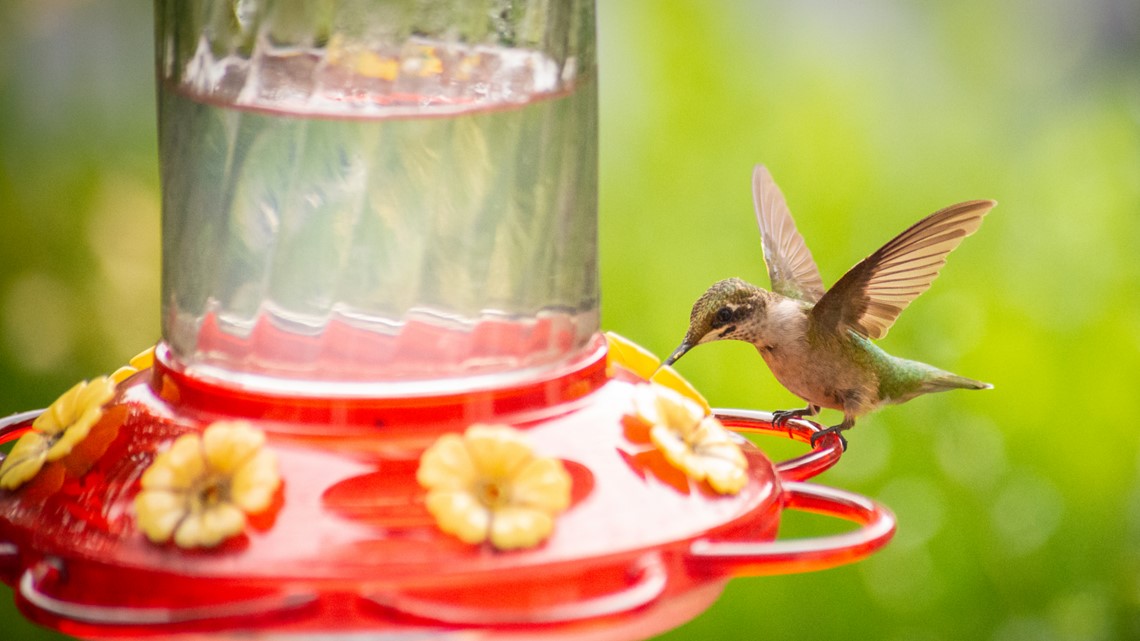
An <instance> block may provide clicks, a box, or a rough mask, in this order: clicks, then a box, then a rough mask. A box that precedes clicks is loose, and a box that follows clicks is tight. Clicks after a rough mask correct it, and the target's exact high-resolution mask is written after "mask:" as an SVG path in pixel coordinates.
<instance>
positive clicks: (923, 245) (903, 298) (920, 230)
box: [812, 200, 997, 338]
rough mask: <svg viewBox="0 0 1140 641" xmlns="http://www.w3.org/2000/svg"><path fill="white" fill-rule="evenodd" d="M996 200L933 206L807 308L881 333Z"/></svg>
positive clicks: (833, 321)
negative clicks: (933, 208) (922, 216)
mask: <svg viewBox="0 0 1140 641" xmlns="http://www.w3.org/2000/svg"><path fill="white" fill-rule="evenodd" d="M996 204H997V203H996V202H994V201H992V200H971V201H968V202H964V203H958V204H957V205H951V206H949V207H947V208H945V209H941V210H939V211H936V212H934V213H933V214H931V215H929V216H927V217H926V218H923V219H922V220H920V221H918V222H917V223H915V224H914V225H911V226H910V227H909V228H907V229H906V230H905V231H903V232H902V233H901V234H899V235H898V236H895V237H894V239H892V240H891V241H890V242H888V243H887V244H886V245H883V246H882V247H881V248H880V249H879V250H878V251H876V252H875V253H873V254H871V255H870V256H868V257H867V258H865V259H863V260H862V261H860V262H859V264H857V265H855V266H854V267H852V268H851V269H850V270H849V271H848V272H847V273H846V274H844V275H843V278H840V279H839V282H837V283H835V286H834V287H832V288H831V289H830V290H828V291H827V293H826V294H824V296H823V297H822V298H820V299H819V302H818V303H816V305H815V308H814V309H813V310H812V316H813V318H814V320H815V321H816V322H817V323H818V324H819V325H820V326H821V327H827V328H830V329H836V330H838V329H841V328H847V329H851V330H854V331H856V332H858V333H860V334H862V335H864V336H866V337H868V338H882V337H883V336H886V335H887V331H888V330H890V328H891V325H893V324H894V322H895V319H897V318H898V316H899V314H901V313H902V310H904V309H906V307H907V305H910V303H911V301H913V300H914V299H915V298H917V297H918V296H919V295H920V294H922V292H924V291H926V290H927V289H929V288H930V284H931V283H933V282H934V279H935V278H936V277H937V276H938V273H939V272H940V271H941V269H942V266H943V265H945V264H946V256H947V255H949V254H950V252H952V251H954V250H955V249H956V248H957V247H958V245H960V244H961V243H962V240H963V239H964V238H966V237H967V236H969V235H970V234H973V233H974V232H976V231H977V230H978V227H980V226H981V224H982V218H983V217H984V216H985V215H986V214H987V213H989V211H990V209H993V207H994V205H996Z"/></svg>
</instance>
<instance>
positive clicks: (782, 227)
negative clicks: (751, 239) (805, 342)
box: [752, 165, 824, 303]
mask: <svg viewBox="0 0 1140 641" xmlns="http://www.w3.org/2000/svg"><path fill="white" fill-rule="evenodd" d="M752 200H753V202H754V203H755V205H756V222H757V224H758V225H759V226H760V239H761V241H762V243H763V246H764V262H765V263H767V264H768V277H769V278H770V279H771V281H772V291H774V292H776V293H777V294H782V295H784V296H787V297H789V298H797V299H799V300H803V301H807V302H809V303H814V302H816V301H818V300H819V299H820V297H821V296H823V292H824V288H823V279H822V278H820V276H819V268H818V267H816V264H815V260H813V259H812V257H811V251H810V250H808V248H807V244H805V243H804V237H803V236H801V235H800V232H799V230H797V229H796V223H795V221H794V220H792V212H791V211H789V210H788V203H787V202H785V201H784V194H782V193H780V188H779V187H777V186H776V181H775V180H773V179H772V174H770V173H768V168H767V167H765V166H764V165H756V168H755V169H753V170H752Z"/></svg>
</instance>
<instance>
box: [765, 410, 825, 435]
mask: <svg viewBox="0 0 1140 641" xmlns="http://www.w3.org/2000/svg"><path fill="white" fill-rule="evenodd" d="M816 414H819V406H818V405H815V404H813V403H808V406H807V407H804V408H802V409H796V410H776V411H775V412H772V427H787V428H788V435H789V436H791V434H792V428H790V427H788V420H790V419H793V418H803V417H805V416H815V415H816Z"/></svg>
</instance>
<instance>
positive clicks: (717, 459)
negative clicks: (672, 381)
mask: <svg viewBox="0 0 1140 641" xmlns="http://www.w3.org/2000/svg"><path fill="white" fill-rule="evenodd" d="M633 402H634V410H635V412H636V415H637V417H638V418H640V419H641V420H643V421H645V422H646V423H648V424H650V425H651V426H652V427H651V428H650V429H649V439H650V440H651V441H652V442H653V444H654V445H655V446H656V447H657V449H658V450H660V452H661V453H662V454H664V455H665V458H666V459H667V460H668V461H669V463H670V464H671V465H673V466H674V467H676V468H677V469H679V470H681V471H682V472H684V473H685V475H686V476H688V477H689V478H691V479H693V480H694V481H698V482H700V481H707V482H708V484H709V486H710V487H712V489H713V490H715V491H716V492H718V493H720V494H736V493H737V492H739V491H740V490H741V489H743V488H744V486H745V485H747V484H748V460H747V459H745V458H744V453H743V452H741V451H740V446H739V445H737V444H736V442H735V441H734V440H733V438H732V434H731V433H730V432H729V431H728V430H727V429H726V428H725V427H724V425H722V424H721V422H720V421H719V420H717V419H716V418H715V417H712V416H708V415H706V414H705V412H704V410H703V409H702V408H701V407H700V406H699V405H697V404H696V403H694V402H693V401H692V400H690V399H688V398H687V397H685V396H683V395H681V394H680V393H678V392H677V391H675V390H673V389H670V388H667V387H664V386H662V385H657V384H650V385H640V386H638V388H637V390H636V391H635V392H634V397H633Z"/></svg>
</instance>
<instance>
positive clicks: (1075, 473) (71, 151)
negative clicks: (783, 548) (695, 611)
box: [0, 0, 1140, 641]
mask: <svg viewBox="0 0 1140 641" xmlns="http://www.w3.org/2000/svg"><path fill="white" fill-rule="evenodd" d="M598 9H599V56H600V61H601V62H600V64H601V67H602V72H601V90H600V92H601V97H600V100H601V205H600V209H601V211H600V217H601V219H600V228H601V238H600V242H601V273H602V279H603V281H602V288H603V325H604V326H605V327H606V328H607V329H613V330H615V331H618V332H620V333H622V334H624V335H626V336H629V337H631V338H633V339H635V340H637V341H639V342H641V343H642V344H644V345H645V346H647V347H649V348H651V349H652V350H654V351H655V352H657V353H659V354H664V353H667V352H668V351H669V350H671V349H672V348H673V347H675V345H676V343H678V342H679V341H680V339H681V335H682V333H683V331H684V328H685V321H686V320H687V318H688V312H689V306H690V305H691V304H692V301H693V300H694V299H695V298H696V297H697V296H698V295H699V294H700V293H701V292H702V291H703V290H704V288H705V287H706V286H707V285H708V284H710V283H711V282H713V281H715V280H717V279H720V278H724V277H728V276H741V277H744V278H747V279H749V280H753V281H754V282H757V283H759V284H764V283H766V282H767V281H766V275H765V273H764V267H763V261H762V258H761V253H760V239H759V235H758V233H757V232H756V228H755V223H754V219H753V214H752V205H751V194H750V189H749V182H748V181H749V176H750V171H751V167H752V165H753V164H754V163H756V162H764V163H766V164H767V165H768V166H769V168H770V169H771V170H772V172H773V174H774V175H775V177H776V180H777V181H778V182H779V183H780V185H781V187H782V188H783V190H784V193H785V194H786V195H787V198H788V201H789V204H790V206H791V208H792V211H793V213H794V214H795V215H796V217H797V222H798V224H799V227H800V230H801V232H803V234H804V236H805V237H806V238H807V240H808V244H809V245H810V246H811V248H812V250H813V253H814V255H815V257H816V259H817V260H818V262H819V263H820V267H821V271H822V273H823V275H824V280H825V281H828V282H833V281H834V280H835V279H836V278H838V277H839V276H840V275H841V274H842V273H843V271H844V270H845V269H847V268H848V267H849V266H850V265H852V264H854V263H855V262H856V261H857V260H858V259H860V258H862V257H863V256H864V255H866V254H867V253H869V252H870V251H872V250H874V249H875V248H876V247H878V245H879V244H881V243H882V242H884V241H886V240H887V239H889V238H890V237H891V236H893V235H894V234H895V233H897V232H898V231H900V230H902V229H903V228H905V227H906V226H908V225H910V224H911V223H913V222H914V221H916V220H918V219H919V218H920V217H921V216H923V215H925V214H927V213H929V212H931V211H934V210H935V209H938V208H940V207H942V206H945V205H948V204H950V203H953V202H957V201H960V200H966V199H971V198H995V199H997V200H998V201H999V202H1000V205H999V207H998V208H997V209H996V210H994V212H993V214H991V215H990V216H989V218H988V219H987V221H986V224H985V225H983V227H982V229H981V231H980V232H979V233H978V234H977V235H976V236H974V237H972V238H970V239H969V240H967V241H966V242H965V243H964V244H963V246H962V248H961V249H959V250H958V251H957V252H955V254H954V255H953V256H951V258H950V261H949V264H948V265H947V267H946V269H945V270H944V273H943V275H942V276H941V277H940V278H939V280H938V281H937V282H936V283H935V285H934V287H933V288H932V290H931V291H930V292H928V293H927V294H925V295H924V296H923V297H921V298H920V299H919V300H918V301H916V302H915V303H914V304H913V305H912V306H911V307H910V308H909V309H908V310H907V311H906V312H905V313H904V314H903V316H902V317H901V318H900V320H899V322H898V324H897V325H896V326H895V328H894V329H893V331H892V332H891V334H890V336H888V337H887V338H886V339H884V340H883V341H881V344H882V345H883V347H884V348H885V349H887V350H889V351H891V352H893V353H896V354H899V355H904V356H907V357H911V358H917V359H920V360H924V361H927V362H930V363H933V364H935V365H938V366H940V367H944V368H946V369H949V370H952V371H955V372H958V373H961V374H963V375H966V376H971V377H976V378H981V379H983V380H988V381H990V382H993V383H994V384H995V385H996V388H997V389H996V390H994V391H993V392H985V393H966V392H957V393H950V394H942V395H937V396H932V397H927V398H922V399H918V400H916V401H914V402H912V403H910V404H907V405H904V406H901V407H896V408H889V409H887V410H884V411H882V412H881V413H878V414H875V415H873V416H871V417H868V418H865V419H864V420H862V421H861V422H860V423H859V425H858V426H857V427H856V429H855V430H854V431H853V432H851V433H849V436H850V437H851V449H850V451H849V452H848V453H847V454H846V455H845V457H844V459H843V461H842V462H841V463H840V464H839V466H838V467H837V469H835V470H833V471H831V472H828V473H827V474H826V475H825V476H824V477H823V478H822V479H820V480H821V482H824V483H827V484H831V485H835V486H839V487H843V488H846V489H850V490H853V491H857V492H861V493H864V494H867V495H869V496H872V497H875V498H877V499H879V500H881V501H883V502H884V503H886V504H888V505H889V506H891V507H892V508H893V509H894V510H895V512H896V513H897V515H898V518H899V532H898V535H897V536H896V539H895V540H894V542H893V543H892V544H891V545H890V546H888V548H886V549H885V550H884V551H883V552H881V553H880V554H878V555H876V556H874V557H872V558H871V559H869V560H867V561H865V562H862V563H859V564H855V565H852V566H847V567H844V568H840V569H835V570H830V571H825V572H820V573H815V574H808V575H798V576H788V577H771V578H763V579H745V580H736V581H733V582H732V583H730V584H729V586H728V588H727V590H726V592H725V596H724V597H723V598H722V599H721V600H720V601H719V602H717V604H716V605H714V606H713V607H712V608H711V609H710V610H709V611H708V612H707V613H706V614H704V615H702V616H700V617H698V618H697V619H695V620H694V621H693V622H691V623H689V624H687V625H685V626H683V627H681V628H680V629H678V630H676V631H674V632H672V633H670V634H668V635H665V638H668V639H687V638H692V639H738V638H754V639H765V638H771V639H786V638H795V639H802V640H810V639H837V638H850V639H883V640H887V641H896V640H902V639H917V640H920V641H926V640H930V641H937V640H942V639H992V640H994V641H1020V640H1023V639H1025V640H1029V639H1033V640H1039V639H1045V640H1056V641H1098V640H1105V639H1128V638H1137V637H1140V553H1138V552H1137V550H1140V469H1138V465H1137V463H1138V462H1140V461H1138V448H1137V440H1138V436H1137V430H1136V429H1135V428H1133V427H1129V425H1130V424H1129V423H1128V422H1127V421H1129V420H1131V419H1132V418H1134V417H1135V416H1137V415H1138V413H1140V400H1138V399H1140V394H1138V393H1137V391H1136V389H1135V388H1136V384H1137V382H1138V381H1140V379H1138V372H1140V296H1138V295H1137V292H1138V291H1140V260H1138V258H1137V257H1138V256H1140V73H1137V61H1138V60H1140V4H1137V3H1136V2H1134V1H1133V0H1088V1H1086V2H1082V3H1072V2H1062V1H1061V0H1045V1H1044V2H1031V1H1030V0H1009V1H1004V2H987V1H985V0H968V1H965V2H954V3H934V2H923V3H911V2H903V1H901V0H877V1H873V0H872V1H859V2H839V1H837V0H830V1H824V0H809V1H806V2H771V1H755V2H728V1H726V0H722V1H719V2H711V3H682V2H663V3H662V2H649V1H648V0H620V2H619V1H618V0H600V1H599V7H598ZM151 33H152V28H151V24H150V14H149V10H147V9H146V8H145V7H142V6H140V5H139V3H127V2H114V1H109V2H103V3H94V2H81V1H79V0H53V1H51V2H33V1H32V0H16V1H14V2H5V3H2V4H0V225H2V227H0V229H2V230H3V233H0V261H2V263H0V264H2V266H3V270H2V272H0V377H2V380H3V381H4V384H3V385H2V386H0V411H3V412H9V411H17V410H24V409H29V408H34V407H42V406H44V405H46V404H47V403H49V402H50V401H51V400H52V399H53V398H54V397H55V396H56V395H57V394H58V393H59V392H60V391H61V390H63V389H66V388H67V387H68V386H69V385H70V384H71V383H72V382H74V381H75V380H78V379H80V378H85V377H90V376H92V375H94V374H97V373H100V372H106V371H110V370H112V369H114V367H115V366H117V365H118V364H119V363H121V362H123V361H124V360H125V359H127V358H128V357H130V356H131V355H132V354H134V353H135V352H137V351H138V350H139V349H141V348H142V347H144V346H146V345H147V344H150V343H151V342H153V341H154V340H155V338H156V337H157V336H158V331H159V330H158V306H159V300H158V296H159V293H158V286H159V284H158V260H159V256H158V251H159V250H158V242H159V239H158V186H157V167H156V153H155V123H154V107H153V102H154V100H153V80H152V78H153V74H152V71H151V68H150V66H151V63H152V44H151ZM680 370H681V371H682V372H683V373H684V374H685V375H687V376H689V377H690V379H691V380H693V381H694V382H695V383H696V384H697V386H698V387H699V388H700V389H701V390H702V391H704V392H705V393H706V395H707V396H709V397H710V400H712V402H713V404H714V405H719V406H741V407H760V408H767V409H777V408H786V407H791V406H798V405H800V404H801V403H800V401H798V400H797V399H795V398H793V397H792V396H791V395H790V394H788V393H787V392H786V391H784V390H783V389H781V388H780V387H779V386H778V384H776V383H775V381H774V380H773V379H772V377H771V375H770V374H769V373H768V372H767V370H766V369H765V368H764V366H763V364H762V361H761V360H760V358H759V357H758V355H757V354H756V353H755V351H754V350H752V349H751V348H750V347H748V346H747V345H744V344H728V343H726V344H716V345H711V346H705V347H702V348H700V349H698V350H695V351H694V352H693V353H692V354H690V355H689V356H687V357H686V358H685V360H684V361H682V362H681V363H680ZM833 414H834V413H829V414H825V415H824V417H823V418H824V420H825V421H830V420H832V419H836V418H837V417H836V416H834V415H833ZM763 444H764V446H765V447H767V446H768V445H769V443H768V442H767V441H764V442H763ZM772 451H773V456H774V457H777V458H778V457H782V456H787V455H790V454H791V453H793V452H795V451H797V450H795V449H787V448H786V447H779V444H777V445H776V446H775V447H773V450H772ZM679 518H683V515H679ZM834 527H835V525H834V524H833V523H831V522H829V521H822V522H821V520H820V519H818V518H809V517H805V516H803V515H798V514H790V515H788V516H787V518H786V522H785V528H784V534H783V536H786V537H796V536H809V535H812V534H816V533H819V532H827V531H832V530H833V529H834ZM10 597H11V593H10V591H8V590H4V591H3V593H0V617H2V620H3V624H2V626H3V629H4V633H3V636H4V638H13V639H51V638H60V637H59V635H56V634H54V633H50V632H46V631H43V630H40V629H39V628H36V627H35V626H33V625H31V624H30V623H27V622H26V621H25V620H24V619H22V618H21V617H20V616H19V615H17V614H16V613H15V609H14V608H13V606H12V604H11V603H12V602H11V598H10Z"/></svg>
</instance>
